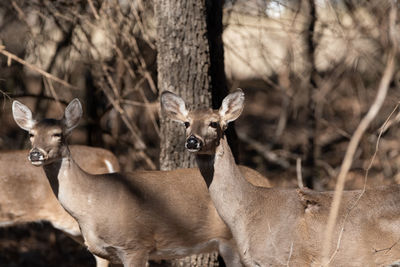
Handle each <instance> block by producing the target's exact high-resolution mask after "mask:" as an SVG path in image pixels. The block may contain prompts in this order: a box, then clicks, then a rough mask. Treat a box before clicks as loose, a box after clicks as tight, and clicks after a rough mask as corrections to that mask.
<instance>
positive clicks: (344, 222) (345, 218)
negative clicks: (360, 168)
mask: <svg viewBox="0 0 400 267" xmlns="http://www.w3.org/2000/svg"><path fill="white" fill-rule="evenodd" d="M399 105H400V104H397V105H396V107H395V108H394V109H393V111H392V112H391V113H390V114H389V116H388V117H387V119H386V120H385V122H384V123H383V125H382V127H380V132H379V135H378V139H377V141H376V145H375V152H374V154H373V155H372V158H371V161H370V162H369V164H368V167H367V169H366V170H365V176H364V186H363V189H362V191H361V193H360V194H359V196H358V197H357V199H356V200H355V201H354V204H353V206H351V207H350V208H349V210H348V212H347V213H346V216H345V217H344V219H343V223H342V227H341V229H340V234H339V238H338V241H337V243H336V249H335V251H334V252H333V253H332V255H331V257H330V259H329V263H330V262H332V260H333V259H334V258H335V256H336V254H337V253H338V252H339V248H340V243H341V241H342V236H343V232H344V226H345V224H346V222H347V218H348V217H349V215H350V213H351V211H352V210H353V209H354V208H355V207H356V206H357V204H358V202H359V201H360V199H361V197H362V196H363V195H364V193H365V190H366V188H367V180H368V174H369V171H370V169H371V168H372V164H373V163H374V161H375V158H376V155H377V154H378V150H379V144H380V140H381V137H382V134H383V133H384V130H385V129H387V124H388V123H389V120H390V118H391V117H392V115H393V114H394V112H395V111H396V110H397V109H398V107H399Z"/></svg>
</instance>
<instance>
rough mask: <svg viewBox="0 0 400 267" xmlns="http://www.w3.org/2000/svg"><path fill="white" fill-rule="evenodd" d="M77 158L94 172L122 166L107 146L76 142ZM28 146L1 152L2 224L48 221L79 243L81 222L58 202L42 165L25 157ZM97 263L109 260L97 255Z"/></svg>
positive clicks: (98, 266) (1, 225)
mask: <svg viewBox="0 0 400 267" xmlns="http://www.w3.org/2000/svg"><path fill="white" fill-rule="evenodd" d="M71 153H72V155H73V157H74V158H76V159H77V160H79V161H80V162H81V164H80V167H81V168H83V169H84V170H85V171H87V172H89V173H94V174H101V173H107V172H109V173H111V172H116V171H119V170H120V167H119V163H118V160H117V158H116V157H115V156H114V154H113V153H111V152H110V151H108V150H106V149H102V148H96V147H89V146H82V145H74V146H71ZM27 154H28V151H27V150H10V151H2V152H0V170H1V172H0V227H10V226H15V225H20V224H24V223H29V222H41V221H47V222H49V223H50V224H51V225H52V226H53V227H55V228H56V229H58V230H61V231H62V232H64V233H65V234H66V235H68V236H70V237H72V238H73V239H74V240H76V241H77V242H79V243H81V244H82V243H83V238H82V235H81V232H80V230H79V225H78V223H77V222H76V221H75V219H74V218H72V217H71V215H69V214H68V213H67V212H66V211H65V210H64V209H63V208H62V207H61V205H60V204H59V203H58V201H57V199H56V198H55V197H54V194H53V192H52V190H51V187H50V185H49V183H48V181H47V179H46V176H45V173H44V172H43V170H42V169H40V168H36V167H34V166H33V165H32V164H30V163H29V161H28V160H27V158H26V155H27ZM95 259H96V265H97V267H100V266H108V262H107V261H105V260H103V259H100V258H98V257H97V256H95Z"/></svg>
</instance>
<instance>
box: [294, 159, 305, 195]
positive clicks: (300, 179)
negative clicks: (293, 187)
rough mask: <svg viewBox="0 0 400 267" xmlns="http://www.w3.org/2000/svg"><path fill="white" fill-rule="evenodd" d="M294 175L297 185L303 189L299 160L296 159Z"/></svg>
mask: <svg viewBox="0 0 400 267" xmlns="http://www.w3.org/2000/svg"><path fill="white" fill-rule="evenodd" d="M296 174H297V184H298V185H299V188H304V184H303V176H302V175H301V158H297V159H296Z"/></svg>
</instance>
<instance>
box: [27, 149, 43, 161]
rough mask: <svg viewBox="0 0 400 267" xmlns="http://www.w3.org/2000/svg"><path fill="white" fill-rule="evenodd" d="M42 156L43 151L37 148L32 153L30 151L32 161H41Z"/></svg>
mask: <svg viewBox="0 0 400 267" xmlns="http://www.w3.org/2000/svg"><path fill="white" fill-rule="evenodd" d="M41 158H43V156H42V153H40V152H39V151H37V150H34V151H32V152H31V153H29V159H30V160H31V161H39V160H41Z"/></svg>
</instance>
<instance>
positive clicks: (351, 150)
mask: <svg viewBox="0 0 400 267" xmlns="http://www.w3.org/2000/svg"><path fill="white" fill-rule="evenodd" d="M395 13H396V9H395V8H394V7H393V8H392V10H391V14H390V20H391V23H390V25H391V27H392V28H393V25H394V24H395V21H396V19H395V17H396V16H395V15H396V14H395ZM396 50H397V46H396V45H395V44H392V47H391V48H390V50H389V53H388V57H387V63H386V67H385V71H384V73H383V76H382V79H381V81H380V84H379V88H378V93H377V95H376V98H375V100H374V102H373V104H372V106H371V107H370V109H369V111H368V113H367V114H366V115H365V116H364V118H363V119H362V120H361V122H360V124H359V125H358V127H357V129H356V131H355V132H354V134H353V136H352V138H351V140H350V143H349V146H348V148H347V151H346V154H345V157H344V159H343V162H342V165H341V168H340V172H339V175H338V179H337V183H336V187H335V192H334V196H333V201H332V206H331V210H330V212H329V217H328V223H327V227H326V231H325V236H324V241H323V244H322V254H321V256H322V266H327V265H329V263H330V261H331V260H330V257H329V253H330V247H331V242H332V237H333V230H334V227H335V224H336V219H337V216H338V212H339V206H340V202H341V198H342V194H343V188H344V183H345V179H346V176H347V173H348V172H349V170H350V167H351V165H352V162H353V157H354V154H355V152H356V149H357V147H358V144H359V142H360V139H361V137H362V135H363V134H364V132H365V131H366V129H367V128H368V126H369V124H370V123H371V121H372V120H373V119H374V118H375V117H376V115H377V114H378V111H379V110H380V108H381V107H382V105H383V101H384V100H385V98H386V94H387V91H388V89H389V85H390V81H391V80H392V77H393V74H394V69H395V59H396V52H397V51H396Z"/></svg>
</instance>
